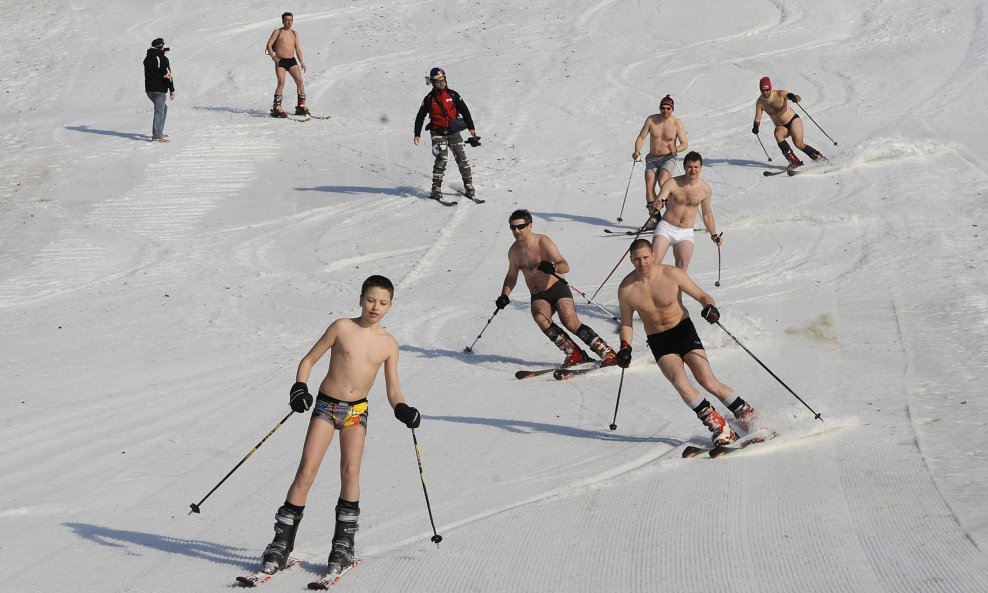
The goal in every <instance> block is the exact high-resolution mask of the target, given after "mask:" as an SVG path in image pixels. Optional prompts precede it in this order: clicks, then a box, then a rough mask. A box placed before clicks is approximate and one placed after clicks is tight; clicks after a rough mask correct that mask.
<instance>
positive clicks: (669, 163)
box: [645, 153, 676, 175]
mask: <svg viewBox="0 0 988 593" xmlns="http://www.w3.org/2000/svg"><path fill="white" fill-rule="evenodd" d="M659 169H663V170H665V171H668V172H669V174H670V175H675V174H676V157H675V156H674V155H673V154H672V153H669V154H664V155H662V156H652V155H648V156H646V157H645V170H646V171H651V172H652V173H655V174H656V175H658V174H659Z"/></svg>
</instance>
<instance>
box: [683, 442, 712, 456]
mask: <svg viewBox="0 0 988 593" xmlns="http://www.w3.org/2000/svg"><path fill="white" fill-rule="evenodd" d="M705 451H707V449H704V448H703V447H696V446H693V445H689V446H687V447H686V448H685V449H683V459H689V458H690V457H696V456H697V455H700V454H702V453H703V452H705Z"/></svg>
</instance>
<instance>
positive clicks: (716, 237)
mask: <svg viewBox="0 0 988 593" xmlns="http://www.w3.org/2000/svg"><path fill="white" fill-rule="evenodd" d="M723 236H724V233H717V234H716V235H710V240H711V241H713V242H714V243H716V244H718V245H720V238H721V237H723Z"/></svg>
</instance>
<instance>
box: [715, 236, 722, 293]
mask: <svg viewBox="0 0 988 593" xmlns="http://www.w3.org/2000/svg"><path fill="white" fill-rule="evenodd" d="M721 234H723V233H721ZM714 286H720V241H717V282H714Z"/></svg>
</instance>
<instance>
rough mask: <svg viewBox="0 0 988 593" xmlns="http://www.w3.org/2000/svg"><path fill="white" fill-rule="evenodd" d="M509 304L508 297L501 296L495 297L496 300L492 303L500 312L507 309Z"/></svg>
mask: <svg viewBox="0 0 988 593" xmlns="http://www.w3.org/2000/svg"><path fill="white" fill-rule="evenodd" d="M510 302H511V299H509V298H508V295H506V294H502V295H501V296H499V297H497V299H496V300H495V301H494V304H495V305H497V308H498V310H500V309H503V308H505V307H507V306H508V303H510Z"/></svg>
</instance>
